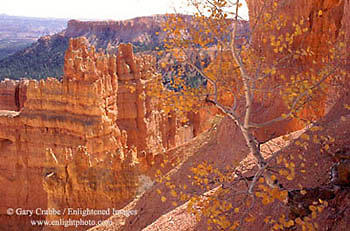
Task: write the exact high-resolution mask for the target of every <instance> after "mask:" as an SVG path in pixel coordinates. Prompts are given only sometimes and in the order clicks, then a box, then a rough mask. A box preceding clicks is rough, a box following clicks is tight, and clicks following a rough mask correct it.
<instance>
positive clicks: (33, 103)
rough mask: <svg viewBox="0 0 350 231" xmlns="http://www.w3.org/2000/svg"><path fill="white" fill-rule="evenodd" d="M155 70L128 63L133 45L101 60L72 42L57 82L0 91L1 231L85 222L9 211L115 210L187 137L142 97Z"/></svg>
mask: <svg viewBox="0 0 350 231" xmlns="http://www.w3.org/2000/svg"><path fill="white" fill-rule="evenodd" d="M152 65H154V60H153V59H152V58H151V57H134V55H133V53H132V47H131V45H121V46H120V48H119V53H118V54H117V56H115V55H106V54H104V53H101V52H96V51H95V49H94V47H89V44H88V42H87V40H86V39H85V38H78V39H73V40H71V41H70V43H69V48H68V50H67V51H66V56H65V66H64V78H63V80H62V81H58V80H56V79H53V78H48V79H46V80H40V81H36V80H29V81H24V82H19V83H18V82H12V81H7V80H6V81H5V82H2V83H1V84H0V92H5V93H6V97H7V98H6V97H5V98H4V99H2V97H0V102H5V103H2V104H1V105H3V106H1V109H4V110H0V176H1V177H0V183H1V185H5V186H6V187H2V188H1V189H0V196H1V198H4V199H3V200H1V201H0V230H13V231H16V230H18V231H19V230H31V229H32V228H33V227H32V226H31V224H30V219H33V218H34V219H35V218H42V219H47V220H49V221H53V220H57V219H59V218H64V219H68V218H72V219H74V218H78V219H79V218H81V216H70V217H68V216H55V215H50V216H48V217H45V216H34V217H29V216H18V215H12V216H9V215H7V209H8V208H25V209H36V208H43V209H46V208H55V209H58V210H61V211H63V210H64V209H67V208H91V209H105V208H106V209H107V208H110V209H112V208H116V209H117V208H121V206H123V205H124V204H125V203H126V202H128V201H129V200H130V199H132V198H133V197H134V196H135V194H136V193H137V191H139V186H138V183H139V178H138V177H139V174H141V173H143V172H145V171H146V170H147V169H148V168H149V167H150V166H151V164H152V160H153V158H154V155H155V153H156V152H159V151H162V150H165V149H168V148H170V147H173V146H175V145H178V144H181V143H183V142H186V141H187V140H189V139H190V138H192V137H193V130H194V129H193V126H192V125H189V126H186V127H185V126H182V125H181V124H180V123H179V122H178V121H177V120H176V118H175V117H174V116H173V117H168V116H167V115H163V114H161V113H160V112H159V111H158V110H157V108H156V103H155V102H154V101H152V100H151V99H149V98H148V97H146V96H145V92H144V88H145V86H146V84H145V81H146V80H147V78H149V76H150V75H151V74H152V71H153V69H152V68H154V67H152ZM3 86H5V87H3ZM18 86H20V88H19V90H16V89H18ZM22 86H24V87H23V90H21V89H22ZM2 89H4V90H2ZM13 92H15V93H13ZM18 92H19V93H20V94H19V96H20V97H18ZM21 92H22V93H21ZM8 95H9V97H8ZM13 98H15V99H18V98H19V99H20V100H19V104H18V102H17V101H16V100H13ZM8 99H11V100H12V101H11V100H8ZM13 101H14V102H13ZM23 102H24V106H21V105H23ZM6 103H7V104H6ZM18 105H19V106H18ZM20 109H21V110H20ZM19 110H20V111H19ZM196 123H198V121H197V122H196ZM196 126H198V125H196ZM134 147H136V149H135V148H134ZM105 218H106V217H103V216H92V217H85V219H94V220H98V219H102V220H103V219H105ZM38 228H40V227H35V229H34V230H38ZM87 228H88V227H86V226H81V227H78V229H82V230H85V229H87ZM46 229H51V230H52V229H56V230H62V229H64V230H70V229H74V230H76V229H77V227H66V228H64V227H63V226H56V227H51V226H50V227H46Z"/></svg>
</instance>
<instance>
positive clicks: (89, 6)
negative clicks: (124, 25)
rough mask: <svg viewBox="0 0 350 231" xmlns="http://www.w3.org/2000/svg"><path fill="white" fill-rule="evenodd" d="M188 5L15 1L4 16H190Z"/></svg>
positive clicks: (132, 0) (159, 0) (180, 1)
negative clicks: (180, 14) (183, 14)
mask: <svg viewBox="0 0 350 231" xmlns="http://www.w3.org/2000/svg"><path fill="white" fill-rule="evenodd" d="M118 2H119V3H118ZM185 2H186V0H128V1H118V0H99V1H98V4H95V3H94V2H92V1H89V2H88V1H86V0H85V1H83V0H74V1H70V0H61V1H60V3H59V4H55V5H53V4H52V2H50V1H47V0H32V1H27V0H11V1H6V2H4V3H2V5H1V8H0V14H6V15H8V16H19V17H35V18H54V19H80V20H126V19H132V18H136V17H143V16H152V15H156V14H166V13H174V12H175V10H176V11H177V12H180V13H189V12H191V9H189V8H188V7H187V6H186V4H185ZM175 3H176V4H175ZM242 11H243V14H242V17H244V18H247V10H246V7H245V8H244V9H242Z"/></svg>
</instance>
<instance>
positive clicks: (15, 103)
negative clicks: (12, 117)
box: [0, 79, 28, 111]
mask: <svg viewBox="0 0 350 231" xmlns="http://www.w3.org/2000/svg"><path fill="white" fill-rule="evenodd" d="M27 85H28V81H26V80H24V81H15V80H10V79H5V80H3V81H1V82H0V110H9V111H19V110H20V109H22V108H23V105H24V102H25V100H26V90H27Z"/></svg>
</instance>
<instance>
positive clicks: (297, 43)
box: [247, 0, 350, 140]
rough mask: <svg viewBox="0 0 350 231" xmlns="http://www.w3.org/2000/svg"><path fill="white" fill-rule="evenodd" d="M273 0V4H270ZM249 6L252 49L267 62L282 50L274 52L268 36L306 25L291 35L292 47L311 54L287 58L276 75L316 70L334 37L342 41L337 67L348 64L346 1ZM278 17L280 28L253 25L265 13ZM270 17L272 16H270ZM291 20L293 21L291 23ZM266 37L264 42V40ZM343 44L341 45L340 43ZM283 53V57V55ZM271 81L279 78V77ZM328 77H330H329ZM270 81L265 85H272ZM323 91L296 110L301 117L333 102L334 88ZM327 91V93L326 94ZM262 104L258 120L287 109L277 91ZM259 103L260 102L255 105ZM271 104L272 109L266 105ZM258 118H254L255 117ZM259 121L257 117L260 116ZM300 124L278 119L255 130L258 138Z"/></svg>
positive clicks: (325, 108) (303, 0)
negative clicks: (310, 101) (277, 123)
mask: <svg viewBox="0 0 350 231" xmlns="http://www.w3.org/2000/svg"><path fill="white" fill-rule="evenodd" d="M273 2H276V3H277V4H276V5H275V7H274V4H273ZM247 4H248V8H249V18H250V24H251V27H252V28H254V29H253V30H252V39H253V44H254V46H255V48H256V51H258V52H259V55H260V56H261V57H265V60H266V61H267V62H270V63H271V65H272V64H273V62H276V61H277V60H280V59H281V57H282V56H283V55H284V54H285V53H283V52H282V53H279V54H276V53H275V52H274V50H273V47H272V46H271V45H270V42H269V41H270V40H269V38H270V37H271V36H274V37H275V38H278V37H279V36H281V35H284V36H285V35H286V34H287V33H289V34H291V33H293V32H295V31H296V27H295V23H296V24H300V25H301V26H300V28H301V29H302V30H303V29H306V30H307V31H306V32H303V33H302V35H301V36H299V37H298V36H295V39H294V41H293V44H292V47H291V48H293V49H301V48H303V49H305V50H307V49H309V50H310V51H312V53H313V55H312V56H304V57H302V56H301V57H299V58H294V59H291V61H290V62H288V63H287V65H284V67H283V68H282V69H281V71H280V73H278V76H281V74H284V75H285V76H286V78H291V77H292V76H293V75H297V73H302V72H312V73H320V71H321V69H322V68H324V67H325V65H326V64H325V63H327V62H329V57H330V56H331V50H330V49H331V47H332V46H334V44H336V42H337V41H343V43H344V44H340V43H338V44H337V46H338V48H339V47H341V49H340V50H339V54H341V55H340V56H341V58H340V59H339V60H338V61H337V63H336V64H335V65H341V68H343V69H346V68H348V65H347V64H348V63H349V60H350V59H349V55H348V54H349V52H347V51H349V39H348V38H349V21H350V20H349V17H348V16H349V10H350V5H349V1H344V0H326V1H306V0H299V1H289V0H287V1H260V0H258V1H255V0H254V1H250V0H248V1H247ZM267 13H268V14H270V15H272V17H271V18H272V19H274V18H273V17H274V16H277V18H279V19H280V20H279V21H283V20H285V21H286V23H285V24H284V25H282V26H281V27H280V28H278V27H275V28H273V29H267V28H268V27H267V26H264V27H261V28H259V27H258V26H256V27H255V26H254V25H263V24H264V23H265V24H266V22H264V18H266V14H267ZM271 21H273V20H271ZM293 23H294V25H293ZM264 40H267V41H268V42H266V41H265V42H264ZM342 46H343V47H342ZM286 56H287V55H285V56H284V57H286ZM278 76H277V78H274V79H273V80H272V81H277V82H278V81H279V80H278V79H279V77H278ZM329 79H330V80H331V79H332V78H329ZM273 84H274V83H273V82H270V83H268V85H273ZM324 93H325V94H322V93H321V94H319V95H318V96H317V97H315V99H316V100H314V102H313V104H312V106H306V107H304V108H302V109H301V110H300V113H299V116H300V117H301V118H302V119H307V120H316V119H318V118H320V117H322V116H323V115H325V113H326V112H327V111H328V109H329V108H330V105H331V104H332V103H334V99H335V98H336V89H333V88H331V87H328V88H327V89H326V90H325V92H324ZM327 95H328V96H327ZM261 104H262V105H264V104H266V105H269V106H265V110H262V113H261V114H260V113H259V117H263V120H262V121H268V120H269V119H272V118H276V117H277V116H278V115H279V114H281V113H285V112H286V111H288V110H287V108H286V105H285V103H284V102H283V101H282V97H280V96H278V95H277V94H275V95H272V100H266V102H265V103H264V102H261ZM258 106H261V105H258ZM269 108H273V110H271V109H269ZM256 118H257V117H256ZM260 119H261V118H259V119H258V118H257V119H256V120H257V121H259V120H260ZM260 121H261V120H260ZM303 126H304V124H303V123H300V121H299V122H298V121H296V120H294V119H292V120H289V121H285V122H282V124H281V126H280V125H278V126H275V125H272V126H268V127H265V128H263V129H259V130H257V131H256V134H257V136H258V137H260V140H265V139H268V138H270V137H271V136H274V135H282V134H285V133H288V132H290V131H294V130H297V129H300V128H302V127H303Z"/></svg>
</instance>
